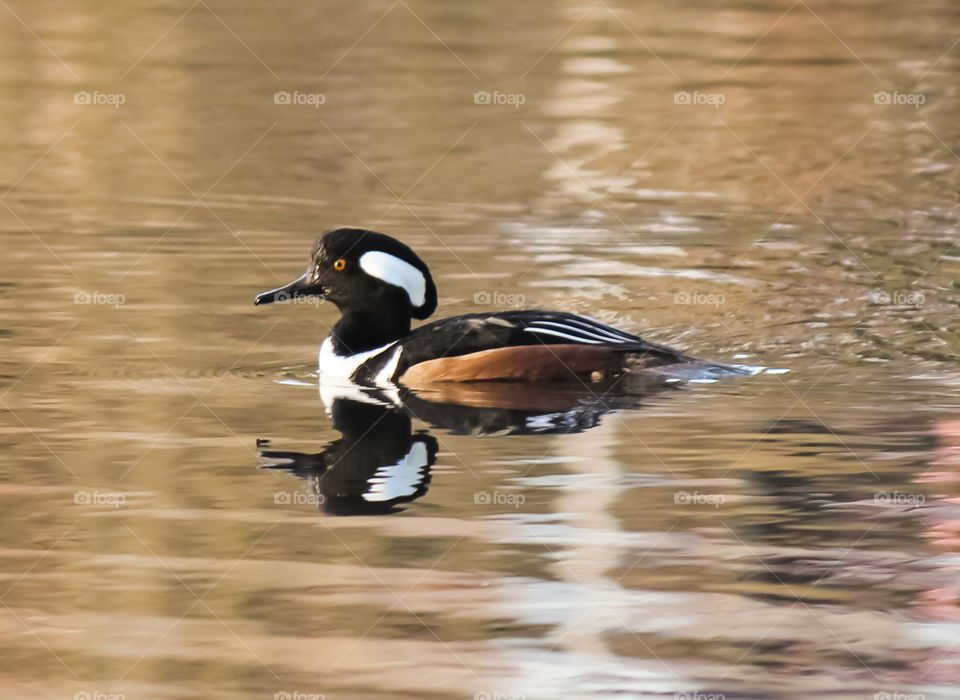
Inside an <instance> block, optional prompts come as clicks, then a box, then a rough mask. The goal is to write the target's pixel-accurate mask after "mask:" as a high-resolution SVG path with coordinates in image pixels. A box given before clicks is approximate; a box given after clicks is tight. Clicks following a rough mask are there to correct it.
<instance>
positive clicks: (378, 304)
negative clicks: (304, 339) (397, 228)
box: [254, 228, 437, 324]
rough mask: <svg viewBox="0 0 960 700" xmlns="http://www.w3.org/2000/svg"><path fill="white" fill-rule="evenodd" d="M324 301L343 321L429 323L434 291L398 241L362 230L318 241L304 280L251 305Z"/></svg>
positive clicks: (326, 235)
mask: <svg viewBox="0 0 960 700" xmlns="http://www.w3.org/2000/svg"><path fill="white" fill-rule="evenodd" d="M306 296H316V297H321V298H323V299H327V300H329V301H331V302H333V303H334V304H336V306H337V308H339V309H340V311H341V313H343V314H344V315H345V316H346V315H347V314H349V313H358V314H364V315H374V316H388V315H389V316H393V317H395V318H396V317H403V318H405V320H406V322H407V323H408V324H409V320H410V319H411V318H416V319H420V320H422V319H425V318H428V317H429V316H430V315H431V314H432V313H433V312H434V310H435V309H436V308H437V288H436V287H435V286H434V284H433V278H432V277H431V276H430V270H429V269H428V268H427V265H426V263H424V262H423V260H421V259H420V258H419V257H417V254H416V253H414V252H413V251H412V250H410V248H409V247H408V246H406V245H404V244H403V243H401V242H400V241H398V240H397V239H396V238H392V237H391V236H387V235H386V234H383V233H375V232H374V231H367V230H365V229H360V228H338V229H335V230H333V231H328V232H327V233H324V234H323V235H322V236H320V237H319V238H318V239H317V241H316V243H315V244H314V246H313V251H312V252H311V254H310V262H309V264H308V265H307V271H306V273H304V274H303V276H301V277H298V278H297V279H295V280H294V281H293V282H291V283H290V284H287V285H285V286H283V287H278V288H276V289H271V290H270V291H267V292H263V293H262V294H258V295H257V297H256V299H255V300H254V303H255V304H269V303H271V302H274V301H286V300H289V299H294V298H298V297H306Z"/></svg>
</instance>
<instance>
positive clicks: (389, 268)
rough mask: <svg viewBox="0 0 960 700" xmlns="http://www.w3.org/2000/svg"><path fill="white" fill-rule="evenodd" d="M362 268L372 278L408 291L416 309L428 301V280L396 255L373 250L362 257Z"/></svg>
mask: <svg viewBox="0 0 960 700" xmlns="http://www.w3.org/2000/svg"><path fill="white" fill-rule="evenodd" d="M360 267H361V268H362V269H363V271H364V272H366V273H367V274H368V275H370V276H371V277H376V278H377V279H381V280H383V281H384V282H386V283H387V284H392V285H393V286H394V287H400V288H401V289H403V290H404V291H406V293H407V296H408V297H410V303H411V304H412V305H413V306H415V307H419V306H423V303H424V302H425V301H426V300H427V279H426V278H425V277H424V276H423V273H422V272H420V270H418V269H417V268H415V267H414V266H413V265H411V264H410V263H408V262H407V261H406V260H401V259H400V258H398V257H397V256H396V255H390V253H384V252H383V251H380V250H371V251H370V252H369V253H364V254H363V255H361V256H360Z"/></svg>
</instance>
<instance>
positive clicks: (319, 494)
mask: <svg viewBox="0 0 960 700" xmlns="http://www.w3.org/2000/svg"><path fill="white" fill-rule="evenodd" d="M321 396H322V398H323V401H324V403H325V404H326V406H327V408H328V412H329V413H330V415H331V417H332V419H333V427H334V428H335V429H336V430H338V431H340V432H341V433H342V434H343V437H341V438H340V439H338V440H334V441H332V442H331V443H330V444H329V445H327V447H326V449H324V450H323V451H322V452H319V453H316V454H310V453H305V452H291V451H277V450H262V451H261V452H260V455H261V457H262V458H263V459H265V460H269V461H271V462H272V464H270V465H269V467H268V468H271V469H283V470H285V471H288V472H290V473H291V474H294V475H296V476H298V477H300V478H301V479H304V480H306V481H307V482H308V484H309V487H310V489H311V491H312V498H311V499H309V500H311V501H312V502H314V503H316V504H317V505H318V507H319V508H320V509H321V510H323V511H324V512H326V513H329V514H331V515H377V514H389V513H394V512H397V511H398V510H400V506H402V505H403V504H404V503H409V502H410V501H413V500H414V499H417V498H420V497H421V496H422V495H423V494H425V493H426V492H427V488H428V486H429V483H430V468H431V467H432V466H433V464H434V462H435V461H436V459H437V449H438V443H437V439H436V438H435V437H433V435H431V434H430V433H429V432H427V431H426V430H418V431H414V429H413V419H416V420H417V421H420V422H422V423H425V424H427V425H430V426H432V427H435V428H438V429H441V430H444V431H446V432H450V433H453V434H460V435H486V434H494V433H495V434H499V435H531V434H551V433H577V432H582V431H584V430H588V429H589V428H593V427H595V426H596V425H599V423H600V419H601V417H602V416H603V415H604V414H607V413H610V412H611V411H613V410H616V409H620V408H636V407H638V406H639V398H638V397H637V396H623V395H611V394H610V393H609V392H607V391H605V390H604V387H602V386H598V387H596V388H593V387H591V388H589V389H587V388H584V387H579V388H572V387H567V388H564V387H559V388H551V389H539V388H537V389H532V388H530V387H521V386H520V385H516V384H514V385H510V384H496V383H490V384H486V385H476V386H472V387H469V386H459V387H453V386H451V387H445V388H442V389H439V390H437V391H436V392H428V393H425V392H420V393H414V392H410V391H404V392H402V393H401V392H398V391H394V392H384V391H382V390H374V389H368V388H362V387H359V386H350V387H335V388H331V387H325V386H321Z"/></svg>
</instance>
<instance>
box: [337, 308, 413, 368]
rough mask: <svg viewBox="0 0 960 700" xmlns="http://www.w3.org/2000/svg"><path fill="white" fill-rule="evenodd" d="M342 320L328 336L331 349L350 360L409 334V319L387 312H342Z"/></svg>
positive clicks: (405, 316)
mask: <svg viewBox="0 0 960 700" xmlns="http://www.w3.org/2000/svg"><path fill="white" fill-rule="evenodd" d="M341 312H342V314H343V317H342V318H341V319H340V320H339V321H337V324H336V325H335V326H334V327H333V330H332V332H331V333H330V339H331V341H332V343H333V350H334V352H335V353H336V354H337V355H340V356H341V357H349V356H350V355H355V354H357V353H358V352H365V351H367V350H373V349H374V348H380V347H383V346H384V345H388V344H389V343H392V342H393V341H395V340H399V339H400V338H403V337H404V336H406V335H408V334H409V333H410V316H409V315H405V314H395V313H393V314H392V313H390V311H389V310H388V309H372V308H362V309H357V308H354V309H341Z"/></svg>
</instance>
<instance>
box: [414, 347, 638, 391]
mask: <svg viewBox="0 0 960 700" xmlns="http://www.w3.org/2000/svg"><path fill="white" fill-rule="evenodd" d="M623 361H624V355H623V352H617V351H616V350H614V349H612V348H609V347H602V346H601V347H598V346H594V345H521V346H516V347H508V348H495V349H493V350H482V351H480V352H472V353H469V354H467V355H459V356H456V357H441V358H439V359H436V360H427V361H426V362H420V363H418V364H416V365H414V366H413V367H411V368H410V369H408V370H407V371H406V372H404V373H403V375H402V376H401V377H400V381H401V382H402V383H403V384H405V385H406V386H408V387H410V388H416V387H418V386H425V385H428V384H433V383H435V382H489V381H508V382H510V381H512V382H545V381H561V380H570V379H574V378H577V377H579V378H581V379H586V380H587V381H590V380H593V381H598V380H599V378H603V377H606V376H610V375H611V374H615V373H617V372H619V371H621V370H622V369H623ZM598 373H599V374H598Z"/></svg>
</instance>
